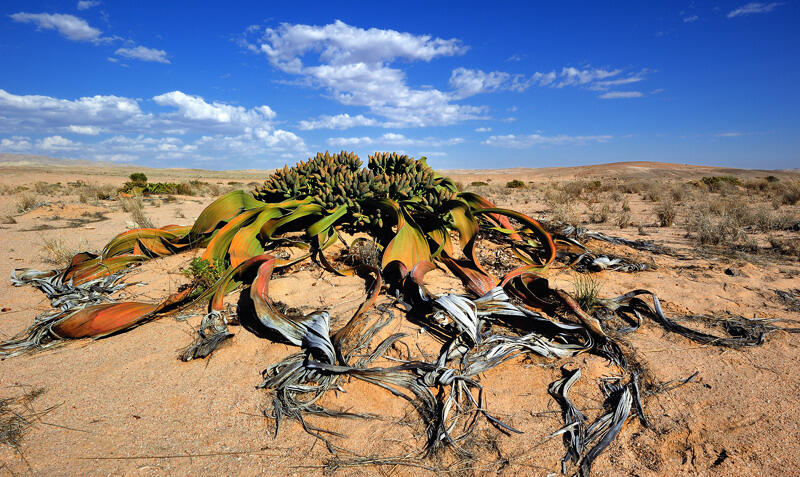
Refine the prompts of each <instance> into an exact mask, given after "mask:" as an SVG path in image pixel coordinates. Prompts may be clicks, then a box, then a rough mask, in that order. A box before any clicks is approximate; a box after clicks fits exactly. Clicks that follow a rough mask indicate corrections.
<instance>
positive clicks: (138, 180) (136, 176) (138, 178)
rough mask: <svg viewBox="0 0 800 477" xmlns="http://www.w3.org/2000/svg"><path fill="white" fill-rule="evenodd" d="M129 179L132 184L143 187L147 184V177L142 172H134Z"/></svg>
mask: <svg viewBox="0 0 800 477" xmlns="http://www.w3.org/2000/svg"><path fill="white" fill-rule="evenodd" d="M129 178H130V180H131V182H133V183H134V184H139V185H144V184H145V183H147V176H146V175H144V173H143V172H134V173H133V174H131V175H130V176H129Z"/></svg>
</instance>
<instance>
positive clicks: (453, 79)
mask: <svg viewBox="0 0 800 477" xmlns="http://www.w3.org/2000/svg"><path fill="white" fill-rule="evenodd" d="M649 72H650V70H647V69H643V70H641V71H639V72H636V73H629V74H627V76H623V75H622V73H623V71H622V70H621V69H615V70H604V69H599V68H591V67H587V68H583V69H580V68H575V67H565V68H562V69H561V71H560V72H558V73H557V72H555V71H551V72H549V73H541V72H536V73H534V74H532V75H531V76H530V77H526V76H524V75H520V74H510V73H504V72H502V71H492V72H490V73H485V72H483V71H481V70H470V69H467V68H456V69H455V70H453V72H452V73H451V75H450V86H452V87H453V88H454V89H455V96H456V97H458V98H466V97H469V96H473V95H476V94H480V93H491V92H495V91H516V92H521V91H525V90H526V89H528V88H529V87H531V86H534V85H535V86H542V87H544V86H549V87H553V88H564V87H567V86H577V87H584V88H588V89H592V90H596V91H606V90H608V89H609V88H610V87H613V86H618V85H622V84H630V83H637V82H639V81H643V80H644V79H645V78H644V77H645V75H646V74H647V73H649ZM609 78H611V79H609ZM511 111H513V110H511Z"/></svg>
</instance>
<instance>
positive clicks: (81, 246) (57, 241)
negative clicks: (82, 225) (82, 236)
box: [39, 237, 89, 267]
mask: <svg viewBox="0 0 800 477" xmlns="http://www.w3.org/2000/svg"><path fill="white" fill-rule="evenodd" d="M88 248H89V242H87V241H86V240H81V241H80V242H79V243H78V244H77V245H73V244H71V243H69V242H67V241H66V240H64V239H63V238H61V237H56V238H45V239H43V240H42V246H41V248H40V249H39V252H40V254H41V256H42V259H43V260H44V261H45V262H47V263H52V264H55V265H58V266H62V267H63V266H66V265H68V264H69V262H70V260H72V257H74V256H75V254H77V253H80V252H83V251H85V250H87V249H88Z"/></svg>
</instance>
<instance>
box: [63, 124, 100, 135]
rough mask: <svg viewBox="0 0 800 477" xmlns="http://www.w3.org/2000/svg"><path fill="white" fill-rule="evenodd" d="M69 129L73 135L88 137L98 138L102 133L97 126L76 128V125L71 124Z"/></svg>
mask: <svg viewBox="0 0 800 477" xmlns="http://www.w3.org/2000/svg"><path fill="white" fill-rule="evenodd" d="M67 129H68V130H69V132H71V133H75V134H84V135H86V136H97V135H98V134H100V131H101V129H100V128H99V127H97V126H76V125H74V124H70V125H69V127H68V128H67Z"/></svg>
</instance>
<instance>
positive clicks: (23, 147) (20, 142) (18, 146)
mask: <svg viewBox="0 0 800 477" xmlns="http://www.w3.org/2000/svg"><path fill="white" fill-rule="evenodd" d="M30 148H31V138H29V137H23V136H11V137H10V138H6V139H3V140H0V151H15V152H17V151H27V150H28V149H30Z"/></svg>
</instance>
